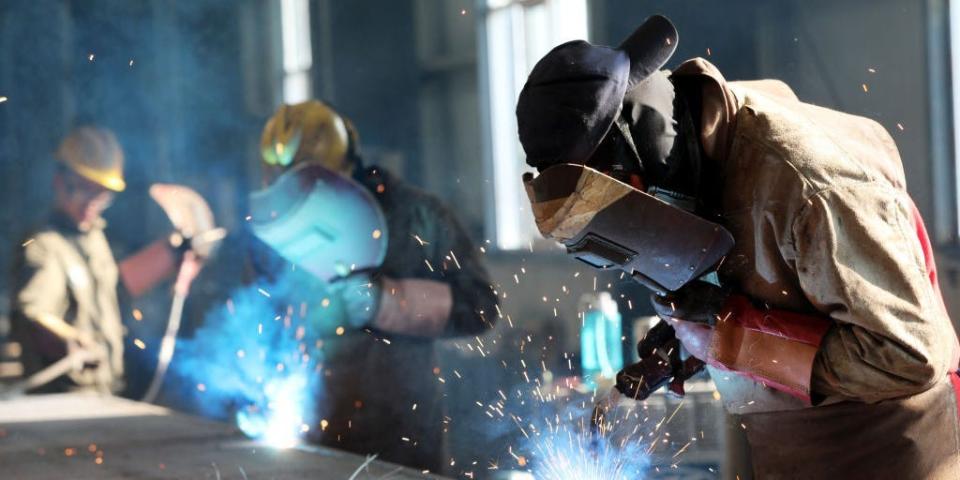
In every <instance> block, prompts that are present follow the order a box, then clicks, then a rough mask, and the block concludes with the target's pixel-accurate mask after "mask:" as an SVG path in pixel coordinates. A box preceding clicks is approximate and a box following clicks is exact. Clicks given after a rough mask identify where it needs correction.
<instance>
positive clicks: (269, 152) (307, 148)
mask: <svg viewBox="0 0 960 480" xmlns="http://www.w3.org/2000/svg"><path fill="white" fill-rule="evenodd" d="M357 143H358V142H357V134H356V130H355V129H354V128H353V126H352V125H351V124H350V122H349V121H347V120H346V119H345V118H344V117H342V116H341V115H340V114H339V113H337V112H336V111H335V110H334V109H333V108H331V107H330V106H329V105H327V104H326V103H324V102H321V101H319V100H309V101H306V102H303V103H298V104H295V105H283V106H281V107H280V108H279V109H278V110H277V111H276V113H274V114H273V116H272V117H270V119H269V120H268V121H267V124H266V125H265V126H264V128H263V134H262V135H261V137H260V152H261V155H262V158H263V163H264V164H265V166H266V167H267V168H268V169H270V170H271V171H274V172H282V171H285V170H287V169H289V168H291V167H292V166H294V165H297V164H300V163H317V164H320V165H323V166H324V167H326V168H327V169H329V170H332V171H334V172H337V173H340V174H342V175H346V176H350V175H351V174H352V173H353V171H354V170H355V169H356V167H357V164H358V161H359V158H358V155H357Z"/></svg>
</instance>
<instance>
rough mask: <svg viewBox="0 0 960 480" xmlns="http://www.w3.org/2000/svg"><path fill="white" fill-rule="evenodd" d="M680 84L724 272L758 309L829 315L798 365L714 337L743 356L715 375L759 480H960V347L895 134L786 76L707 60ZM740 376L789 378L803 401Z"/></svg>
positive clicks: (677, 77) (774, 351) (779, 349)
mask: <svg viewBox="0 0 960 480" xmlns="http://www.w3.org/2000/svg"><path fill="white" fill-rule="evenodd" d="M673 79H674V81H675V82H677V83H678V85H683V86H686V87H685V88H693V89H695V90H697V93H698V94H699V95H700V96H701V99H702V109H701V118H700V120H701V121H700V127H701V132H700V133H701V144H702V145H703V148H704V154H705V156H706V157H707V158H708V161H711V162H715V163H714V164H715V165H716V167H717V168H718V171H719V174H720V175H719V177H720V189H719V191H720V192H721V193H720V194H719V197H720V198H718V199H717V201H718V202H719V204H720V205H719V206H720V208H719V209H718V210H719V212H718V214H719V216H720V221H721V222H722V223H723V224H724V225H725V226H726V227H727V228H728V229H729V230H730V231H731V233H732V234H733V235H734V238H735V239H736V242H737V243H736V246H735V247H734V249H733V251H731V252H730V254H729V255H728V256H727V258H726V259H725V260H724V262H723V263H722V264H721V267H720V274H721V278H722V279H723V280H724V281H725V282H726V283H727V284H728V285H730V286H732V287H733V288H734V289H735V290H736V291H737V292H738V293H740V294H743V295H744V296H745V297H747V298H748V299H749V300H750V301H751V302H752V303H753V305H754V306H755V307H757V308H759V309H761V310H763V309H767V308H770V309H777V310H781V311H788V312H792V313H798V314H804V315H808V316H809V318H814V319H817V320H821V319H826V320H827V321H829V329H828V330H826V333H825V334H824V335H822V338H817V339H816V340H817V341H814V342H808V343H809V344H808V345H807V347H810V344H812V345H816V346H814V347H811V348H806V350H804V349H802V348H801V349H796V350H791V351H794V352H796V353H797V355H795V356H794V357H793V358H783V357H785V356H786V353H787V350H788V349H786V348H784V346H783V344H779V345H777V344H776V342H773V343H769V342H766V341H765V340H763V338H761V337H764V336H765V337H766V338H773V337H775V336H776V335H752V334H751V335H745V336H743V337H736V338H749V339H750V340H749V341H742V342H739V343H738V342H733V341H731V338H734V337H735V335H738V334H743V332H744V331H745V330H742V329H741V330H740V331H739V333H738V334H737V333H735V334H733V336H731V335H728V334H727V333H723V332H721V331H720V330H722V329H718V334H717V335H714V337H715V340H716V339H719V340H718V341H719V343H720V344H723V342H724V341H727V344H725V346H723V345H721V346H718V344H717V342H715V345H714V347H716V348H727V349H730V348H731V345H733V347H732V348H733V349H734V350H736V352H735V353H734V354H733V355H727V356H726V358H727V359H728V360H730V363H731V364H728V365H725V367H727V368H717V367H711V369H710V372H711V375H712V377H713V379H714V380H715V382H716V384H717V388H718V389H719V391H720V393H721V395H722V398H723V401H724V404H725V407H726V409H727V410H728V411H729V412H730V413H733V414H739V415H741V417H740V420H741V422H742V424H743V426H744V427H745V429H746V434H747V436H748V439H749V442H750V445H751V448H752V454H753V458H754V471H755V474H756V475H757V478H764V479H768V478H944V479H956V478H960V437H958V427H960V424H958V416H957V399H956V396H955V393H954V391H953V388H952V385H951V378H950V377H949V374H950V373H951V372H952V371H953V370H955V369H956V368H957V363H958V346H957V337H956V334H955V332H954V329H953V326H952V324H951V322H950V319H949V318H948V316H947V314H946V311H945V309H944V308H943V304H942V301H941V299H940V297H939V288H938V287H937V284H936V276H935V275H936V274H935V269H934V266H933V262H932V254H931V253H930V249H929V241H928V239H927V237H926V232H925V230H924V229H923V225H922V221H921V220H920V217H919V214H917V210H916V207H915V206H914V204H913V202H912V200H911V199H910V197H909V196H908V194H907V192H906V185H905V179H904V174H903V166H902V165H901V162H900V157H899V154H898V152H897V149H896V146H895V144H894V142H893V140H892V138H891V137H890V136H889V134H887V132H886V131H885V130H884V129H883V128H882V127H881V126H880V125H879V124H877V123H876V122H873V121H871V120H868V119H866V118H862V117H857V116H853V115H847V114H844V113H840V112H837V111H833V110H828V109H825V108H821V107H817V106H814V105H809V104H805V103H801V102H800V101H799V100H797V98H796V96H795V95H794V94H793V92H792V91H791V90H790V88H789V87H787V86H786V85H785V84H783V83H781V82H778V81H770V80H765V81H754V82H729V83H728V82H726V81H725V80H724V78H723V76H722V75H721V74H720V72H719V71H718V70H717V69H716V67H714V66H713V65H711V64H710V63H708V62H707V61H705V60H703V59H694V60H690V61H688V62H685V63H684V64H683V65H681V66H680V67H679V68H678V69H677V70H676V71H675V72H674V74H673ZM728 333H729V332H728ZM767 333H771V332H767ZM773 333H776V332H773ZM725 336H726V338H724V337H725ZM771 345H776V346H775V347H773V348H771ZM731 359H732V360H731ZM739 370H746V371H749V370H754V371H757V370H759V371H765V372H768V373H771V374H772V375H778V374H782V375H783V377H784V378H792V379H793V380H795V382H794V385H793V387H794V388H796V389H799V390H800V391H801V392H803V391H805V392H806V394H807V395H800V396H797V395H791V394H788V393H786V392H784V391H783V390H778V389H774V388H769V387H767V386H764V385H763V384H762V383H761V382H757V381H754V380H752V379H751V377H750V375H743V374H741V373H740V372H739ZM761 377H762V375H761ZM804 396H806V397H807V398H806V399H803V397H804Z"/></svg>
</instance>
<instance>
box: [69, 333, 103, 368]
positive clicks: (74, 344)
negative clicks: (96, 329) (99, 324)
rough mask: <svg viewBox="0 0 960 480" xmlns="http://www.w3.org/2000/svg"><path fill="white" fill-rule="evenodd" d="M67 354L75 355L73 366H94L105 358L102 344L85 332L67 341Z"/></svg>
mask: <svg viewBox="0 0 960 480" xmlns="http://www.w3.org/2000/svg"><path fill="white" fill-rule="evenodd" d="M67 355H76V357H77V364H76V366H75V368H76V369H77V370H82V369H84V368H96V367H97V366H98V365H99V364H100V362H101V361H103V360H104V359H105V358H106V351H105V350H104V348H103V346H102V345H100V344H99V343H98V342H97V341H96V340H94V339H93V338H92V337H90V336H89V335H87V334H79V335H77V336H76V337H74V338H72V339H70V340H68V341H67Z"/></svg>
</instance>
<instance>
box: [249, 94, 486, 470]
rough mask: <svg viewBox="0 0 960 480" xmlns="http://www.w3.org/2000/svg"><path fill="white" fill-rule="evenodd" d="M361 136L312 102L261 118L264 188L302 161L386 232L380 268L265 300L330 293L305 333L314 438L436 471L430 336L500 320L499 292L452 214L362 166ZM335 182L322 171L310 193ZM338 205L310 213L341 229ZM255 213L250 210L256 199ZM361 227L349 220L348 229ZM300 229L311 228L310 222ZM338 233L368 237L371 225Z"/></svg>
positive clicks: (438, 395) (285, 266)
mask: <svg viewBox="0 0 960 480" xmlns="http://www.w3.org/2000/svg"><path fill="white" fill-rule="evenodd" d="M358 137H359V136H358V135H357V131H356V129H355V128H354V127H353V125H352V124H351V123H350V122H349V121H348V120H347V119H345V118H344V117H343V116H342V115H340V114H339V113H338V112H337V111H336V110H334V109H333V108H332V107H331V106H330V105H328V104H326V103H324V102H321V101H316V100H312V101H307V102H303V103H299V104H296V105H283V106H281V107H280V108H279V109H278V110H277V111H276V112H275V113H274V115H273V116H272V117H271V118H270V119H269V120H268V121H267V123H266V125H265V127H264V130H263V134H262V137H261V153H262V158H263V171H264V175H263V178H264V180H265V183H266V184H270V183H273V184H274V185H277V184H278V183H280V182H281V180H278V176H280V175H283V177H288V176H289V174H296V173H297V172H296V171H295V170H303V167H304V165H319V166H322V167H323V168H324V169H326V170H328V171H331V172H335V173H336V175H338V176H340V177H342V178H344V179H348V180H349V181H348V182H347V183H350V184H353V185H355V186H356V188H357V189H359V190H361V191H362V194H363V195H362V196H358V198H360V197H366V198H370V199H371V202H373V203H374V204H375V207H379V208H378V209H379V210H380V211H382V214H383V218H384V219H385V227H386V228H385V229H384V231H383V232H381V231H380V230H374V231H373V238H386V237H389V238H388V239H387V240H386V247H385V255H384V257H382V258H383V260H382V263H381V264H379V265H375V266H373V267H371V268H362V269H361V268H355V269H354V272H353V273H352V274H349V275H347V276H346V277H345V278H339V279H337V280H334V281H333V282H330V283H328V284H326V285H325V286H324V287H322V288H317V289H309V288H301V285H302V284H297V285H298V288H292V289H290V290H291V292H290V294H289V295H288V296H287V297H288V298H274V299H273V301H276V302H280V303H282V305H300V304H302V303H303V302H306V303H308V304H311V305H312V304H315V303H319V302H320V301H321V299H327V300H329V304H323V305H318V307H317V308H316V309H307V310H306V311H307V314H308V315H307V316H308V317H309V318H307V319H306V320H307V325H308V329H309V334H311V335H314V336H316V337H318V339H319V340H320V344H322V345H323V349H322V351H321V352H320V355H321V356H322V364H323V377H322V381H321V382H319V383H321V384H322V389H323V392H322V393H321V394H319V395H317V397H318V399H319V402H320V405H319V406H318V413H319V415H318V416H317V422H318V423H319V424H318V425H316V427H317V428H312V429H311V432H312V433H311V435H312V436H311V440H314V441H317V442H319V443H323V444H325V445H328V446H332V447H336V448H342V449H346V450H351V451H354V452H358V453H370V454H378V455H379V457H378V458H380V459H383V460H387V461H392V462H396V463H400V464H404V465H407V466H410V467H414V468H417V469H427V470H431V471H435V472H436V471H439V470H440V469H441V468H442V462H443V459H444V457H443V449H442V448H441V447H440V446H441V445H442V444H443V441H442V429H443V411H444V406H443V404H442V398H443V394H442V391H441V390H440V389H441V385H440V383H439V382H437V378H436V376H437V373H435V372H436V371H437V370H436V369H437V362H436V358H435V355H434V341H435V340H436V339H438V338H443V337H450V336H458V335H476V334H479V333H481V332H483V331H485V330H487V329H488V328H490V327H491V326H492V325H493V322H494V321H495V319H496V317H497V315H496V303H497V298H496V295H495V293H494V292H493V291H492V287H491V283H490V279H489V277H488V274H487V272H486V269H485V268H484V266H483V263H482V262H481V260H480V258H479V250H478V248H477V247H476V246H475V245H474V243H473V242H472V241H471V240H470V238H469V236H468V235H467V233H466V232H465V230H464V228H463V227H462V226H461V224H460V222H459V221H457V219H456V217H455V215H454V214H453V213H452V212H451V210H450V209H449V208H447V207H446V206H445V205H444V204H443V203H442V202H441V201H440V200H439V199H438V198H436V197H435V196H433V195H431V194H429V193H427V192H424V191H423V190H420V189H418V188H416V187H414V186H412V185H409V184H407V183H406V182H404V181H402V180H401V179H399V178H398V177H396V176H394V175H393V174H391V173H390V172H388V171H387V170H385V169H383V168H381V167H378V166H373V165H364V164H363V158H362V156H361V154H360V150H359V148H358V147H359V145H358V144H359V142H358ZM285 172H286V173H287V175H284V173H285ZM283 177H280V178H281V179H282V178H283ZM342 183H343V182H338V181H335V179H333V180H331V178H326V179H325V180H324V181H322V182H318V183H317V186H311V187H309V188H310V189H315V188H333V187H332V185H333V184H338V185H340V184H342ZM337 188H339V187H337ZM338 195H349V194H347V193H343V194H338ZM257 198H258V197H257V196H256V195H254V196H253V197H252V198H251V202H253V201H255V200H257ZM334 198H341V197H334ZM318 205H322V204H318ZM321 208H322V207H321ZM334 208H335V207H331V208H328V209H327V210H328V211H327V212H321V213H316V215H318V216H321V217H323V216H326V217H327V218H321V219H320V222H319V225H322V226H329V225H340V224H338V223H336V218H334V217H336V216H337V215H341V216H342V215H347V213H344V211H345V210H346V209H344V210H335V209H334ZM251 210H252V211H254V212H255V211H257V208H256V206H255V205H251ZM358 211H361V209H358ZM362 211H366V210H362ZM277 213H278V215H277V217H278V218H280V219H281V221H283V214H282V213H281V212H277ZM254 216H256V215H254ZM257 220H258V219H257V218H254V219H253V222H252V223H254V224H256V223H257ZM360 223H361V222H360V221H359V219H356V218H355V217H351V223H350V224H351V225H354V224H355V225H359V224H360ZM343 225H347V223H343ZM303 228H304V230H305V231H307V232H309V231H311V228H312V226H311V225H303ZM358 228H362V227H358ZM254 230H256V226H254ZM334 230H336V229H334ZM334 235H335V236H339V237H340V238H344V239H350V238H360V237H366V238H370V237H371V232H370V231H361V232H359V235H358V236H356V237H351V235H350V234H349V233H345V232H339V231H337V232H335V233H334ZM380 235H383V237H380ZM261 238H263V237H261ZM294 238H306V235H305V236H295V237H294ZM303 241H304V242H306V241H307V240H303ZM347 241H349V240H347ZM360 244H361V242H359V241H357V242H356V243H351V245H355V246H354V247H353V248H354V249H360V248H363V247H361V245H360ZM302 246H303V244H300V245H298V248H300V247H302ZM285 248H286V245H279V246H274V248H273V250H274V251H276V252H278V253H280V254H281V255H283V257H284V260H285V262H281V264H280V265H277V264H273V266H272V270H268V271H261V272H259V274H260V275H261V277H270V276H276V275H279V274H280V272H288V271H290V263H287V262H292V263H294V264H297V263H298V259H297V258H296V255H295V254H290V252H289V250H287V249H285ZM360 258H362V255H360ZM354 267H356V265H354ZM300 270H303V269H299V270H298V271H300ZM318 270H319V269H315V270H313V271H314V272H316V271H318ZM360 270H362V271H360ZM320 422H322V423H320ZM404 437H406V438H408V439H410V440H411V441H404V440H403V439H404Z"/></svg>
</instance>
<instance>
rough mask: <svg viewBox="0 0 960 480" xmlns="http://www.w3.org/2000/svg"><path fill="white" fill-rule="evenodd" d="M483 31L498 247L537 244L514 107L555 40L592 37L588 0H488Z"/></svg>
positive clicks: (492, 223)
mask: <svg viewBox="0 0 960 480" xmlns="http://www.w3.org/2000/svg"><path fill="white" fill-rule="evenodd" d="M481 13H482V14H483V15H484V21H483V26H484V28H483V29H482V33H481V37H482V38H481V42H480V51H481V89H482V90H481V93H482V96H481V98H484V99H486V102H485V103H486V104H485V105H484V117H485V118H484V123H485V129H486V132H485V136H486V140H487V141H486V142H485V144H486V148H487V150H486V151H485V152H484V155H485V157H486V164H487V165H488V168H489V169H490V170H488V173H489V175H488V178H489V179H490V183H491V188H489V189H488V196H489V198H490V199H491V200H492V202H490V203H492V205H493V209H492V214H490V215H488V219H487V226H488V230H490V231H491V237H492V238H495V239H496V244H497V246H498V247H499V248H501V249H505V250H513V249H520V248H528V247H529V248H532V245H533V241H534V239H536V238H539V234H538V233H537V230H536V226H535V225H534V223H533V217H532V216H531V214H530V213H529V211H530V207H529V203H528V201H527V198H526V193H525V192H524V191H523V184H522V183H521V181H520V177H521V175H522V174H523V172H524V171H527V170H528V168H527V166H526V162H525V159H524V154H523V149H522V148H521V146H520V142H519V141H518V140H517V122H516V116H515V113H514V111H515V108H516V104H517V97H518V96H519V94H520V89H521V88H523V84H524V82H525V81H526V79H527V75H528V74H529V73H530V70H531V69H532V68H533V66H534V65H535V64H536V62H537V61H538V60H539V59H540V58H541V57H543V56H544V55H545V54H546V53H547V52H549V51H550V49H552V48H553V47H555V46H556V45H558V44H560V43H563V42H566V41H569V40H576V39H586V38H587V2H586V0H539V1H531V0H487V2H486V6H485V11H483V12H481Z"/></svg>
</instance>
